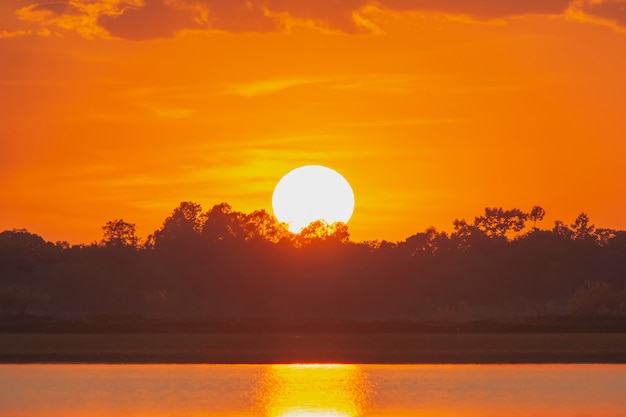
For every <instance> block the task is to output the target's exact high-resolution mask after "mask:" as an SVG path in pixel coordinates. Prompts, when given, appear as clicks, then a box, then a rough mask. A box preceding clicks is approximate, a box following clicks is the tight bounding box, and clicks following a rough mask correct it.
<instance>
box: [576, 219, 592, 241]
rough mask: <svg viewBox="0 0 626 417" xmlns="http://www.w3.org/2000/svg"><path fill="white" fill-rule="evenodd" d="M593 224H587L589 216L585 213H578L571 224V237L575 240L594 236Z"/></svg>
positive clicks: (588, 238)
mask: <svg viewBox="0 0 626 417" xmlns="http://www.w3.org/2000/svg"><path fill="white" fill-rule="evenodd" d="M594 229H595V226H594V225H593V224H589V216H588V215H587V214H586V213H580V214H579V215H578V217H576V220H575V221H574V224H572V230H573V237H574V239H576V240H590V239H593V238H594V235H593V231H594Z"/></svg>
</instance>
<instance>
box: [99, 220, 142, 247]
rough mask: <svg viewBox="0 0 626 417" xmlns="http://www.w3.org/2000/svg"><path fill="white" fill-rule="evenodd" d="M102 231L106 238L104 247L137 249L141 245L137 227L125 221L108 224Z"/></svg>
mask: <svg viewBox="0 0 626 417" xmlns="http://www.w3.org/2000/svg"><path fill="white" fill-rule="evenodd" d="M102 230H103V231H104V236H103V238H102V241H101V244H102V245H103V246H107V247H116V248H119V247H132V248H135V247H137V244H138V243H139V238H138V237H137V234H136V227H135V225H134V224H133V223H128V222H125V221H124V220H123V219H116V220H112V221H109V222H107V223H106V224H105V225H104V226H102Z"/></svg>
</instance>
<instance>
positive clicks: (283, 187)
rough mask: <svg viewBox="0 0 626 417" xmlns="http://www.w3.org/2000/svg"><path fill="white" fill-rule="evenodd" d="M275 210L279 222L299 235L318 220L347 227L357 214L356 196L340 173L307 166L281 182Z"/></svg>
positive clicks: (292, 172) (288, 174)
mask: <svg viewBox="0 0 626 417" xmlns="http://www.w3.org/2000/svg"><path fill="white" fill-rule="evenodd" d="M272 207H273V208H274V214H275V215H276V217H277V219H278V220H279V221H281V222H284V223H286V224H287V225H289V230H291V231H292V232H294V233H298V232H300V230H302V229H303V228H304V227H305V226H307V225H308V224H310V223H311V222H314V221H316V220H323V221H325V222H326V223H328V224H332V223H335V222H343V223H347V222H348V220H350V217H352V212H353V211H354V193H353V192H352V188H351V187H350V184H349V183H348V181H346V179H345V178H344V177H342V176H341V174H339V173H338V172H337V171H334V170H332V169H330V168H327V167H323V166H319V165H307V166H303V167H299V168H296V169H294V170H292V171H289V172H288V173H287V174H285V176H284V177H283V178H281V179H280V181H279V182H278V184H276V188H275V189H274V194H273V195H272Z"/></svg>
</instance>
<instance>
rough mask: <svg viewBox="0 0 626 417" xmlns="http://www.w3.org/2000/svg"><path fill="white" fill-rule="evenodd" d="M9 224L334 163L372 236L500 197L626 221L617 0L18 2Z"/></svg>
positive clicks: (6, 185) (447, 221) (69, 223)
mask: <svg viewBox="0 0 626 417" xmlns="http://www.w3.org/2000/svg"><path fill="white" fill-rule="evenodd" d="M0 3H1V4H0V56H2V57H3V64H2V65H1V66H0V85H1V89H2V94H1V95H0V128H1V131H2V135H0V184H1V190H2V192H1V193H0V230H7V229H13V228H26V229H28V230H29V231H32V232H33V233H37V234H40V235H42V236H43V237H45V238H46V239H48V240H51V241H57V240H66V241H69V242H70V243H90V242H93V241H95V240H98V239H100V238H101V235H102V233H101V232H102V230H101V226H102V225H103V224H105V223H106V222H107V221H109V220H112V219H118V218H124V219H125V220H127V221H130V222H132V223H134V224H136V225H137V233H138V235H139V236H141V237H142V238H143V239H145V238H146V237H147V236H148V235H150V234H152V233H153V232H154V231H155V230H156V229H158V228H159V226H160V225H161V224H162V221H163V219H164V218H165V217H166V216H168V215H169V213H171V211H172V209H174V208H175V207H176V206H177V205H178V204H179V203H180V202H181V201H194V202H197V203H199V204H201V205H202V206H203V207H204V209H209V208H210V207H212V206H213V205H214V204H218V203H221V202H227V203H228V204H230V205H231V206H232V207H233V208H234V209H235V210H239V211H242V212H246V213H248V212H252V211H254V210H259V209H265V210H268V211H271V208H272V193H273V190H274V186H275V185H276V183H277V182H278V181H279V180H280V178H281V177H282V176H283V175H284V174H285V173H286V172H288V171H289V170H291V169H293V168H294V167H297V166H303V165H309V164H319V165H324V166H329V167H333V169H336V170H337V171H338V172H340V173H341V174H342V175H343V176H344V177H346V178H348V179H349V181H350V184H351V185H352V188H353V189H354V193H355V195H357V196H358V209H357V210H356V211H355V213H354V216H353V217H352V218H351V220H350V224H349V227H350V236H351V239H354V240H356V241H362V240H370V239H387V240H392V241H395V240H402V239H405V238H406V237H408V236H410V235H412V234H414V233H416V232H418V231H423V230H425V229H426V228H428V227H429V226H434V227H436V228H437V229H438V230H448V231H449V230H451V229H452V222H453V220H454V219H455V218H467V219H470V220H471V219H473V217H474V216H476V215H479V214H480V213H481V212H482V210H483V208H484V207H486V206H490V207H491V206H495V207H508V208H512V207H518V208H520V209H522V210H526V211H528V210H530V208H531V207H532V206H533V205H540V206H541V207H543V208H544V209H545V211H546V216H545V219H544V220H543V222H542V223H541V224H539V225H538V226H539V227H541V228H551V227H552V225H553V224H554V221H555V220H557V219H558V220H563V221H564V222H565V223H567V224H570V223H572V222H573V221H574V219H575V218H576V216H577V215H578V214H579V213H580V212H582V211H585V212H586V213H588V214H589V217H590V218H591V220H592V221H593V223H594V224H595V225H596V226H597V227H603V228H614V229H624V228H626V217H625V216H624V212H625V209H626V193H625V191H626V188H625V186H624V184H626V170H624V169H623V165H624V163H623V162H624V156H625V155H626V141H624V134H623V132H624V131H626V118H625V117H623V114H624V109H625V108H626V79H625V78H624V74H625V73H626V12H625V11H624V3H623V2H621V1H618V0H602V1H586V0H585V1H574V0H547V1H540V2H537V1H535V2H519V1H513V0H510V1H509V0H507V1H499V2H494V1H487V0H477V1H472V2H461V1H459V2H435V1H424V0H382V1H376V2H374V1H368V0H357V1H350V2H329V1H320V2H302V1H275V0H268V1H257V0H252V1H243V0H241V1H239V0H237V1H228V2H217V1H214V0H199V1H194V2H190V1H186V0H168V1H164V0H146V1H121V0H73V1H68V0H60V1H54V2H50V1H43V0H6V1H2V2H0Z"/></svg>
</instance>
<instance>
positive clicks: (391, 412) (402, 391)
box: [0, 364, 626, 417]
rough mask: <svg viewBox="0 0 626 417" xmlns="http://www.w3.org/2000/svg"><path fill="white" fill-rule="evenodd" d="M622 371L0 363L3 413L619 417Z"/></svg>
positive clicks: (18, 416)
mask: <svg viewBox="0 0 626 417" xmlns="http://www.w3.org/2000/svg"><path fill="white" fill-rule="evenodd" d="M625 415H626V365H571V364H570V365H332V364H320V365H83V364H81V365H78V364H68V365H0V416H2V417H4V416H7V417H8V416H11V417H30V416H33V417H34V416H37V417H52V416H54V417H60V416H63V417H78V416H90V417H99V416H107V417H115V416H125V417H130V416H132V417H143V416H146V417H148V416H150V417H161V416H189V417H191V416H193V417H196V416H198V417H200V416H202V417H209V416H223V417H235V416H237V417H246V416H266V417H356V416H370V417H374V416H397V417H402V416H428V417H449V416H455V417H470V416H471V417H479V416H480V417H495V416H499V417H501V416H507V417H516V416H520V417H521V416H523V417H544V416H546V417H547V416H550V417H585V416H589V417H618V416H619V417H623V416H625Z"/></svg>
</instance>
